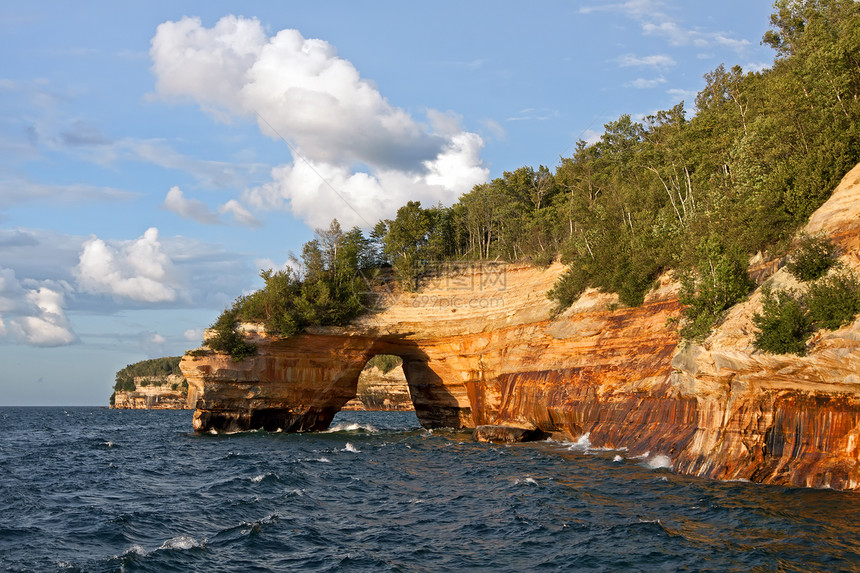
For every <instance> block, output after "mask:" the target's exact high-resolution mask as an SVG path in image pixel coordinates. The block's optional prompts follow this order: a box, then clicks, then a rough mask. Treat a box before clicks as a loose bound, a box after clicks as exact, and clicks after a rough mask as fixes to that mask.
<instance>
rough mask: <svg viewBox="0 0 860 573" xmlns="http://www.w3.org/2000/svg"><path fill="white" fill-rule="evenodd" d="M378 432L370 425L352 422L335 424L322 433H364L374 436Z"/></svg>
mask: <svg viewBox="0 0 860 573" xmlns="http://www.w3.org/2000/svg"><path fill="white" fill-rule="evenodd" d="M378 431H379V430H377V429H376V428H374V427H373V426H372V425H370V424H359V423H356V422H352V423H349V422H341V423H338V424H335V425H334V426H331V427H329V429H328V430H325V431H324V432H323V433H326V434H332V433H334V432H366V433H371V434H375V433H377V432H378Z"/></svg>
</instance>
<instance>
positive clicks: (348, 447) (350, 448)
mask: <svg viewBox="0 0 860 573" xmlns="http://www.w3.org/2000/svg"><path fill="white" fill-rule="evenodd" d="M343 451H344V452H352V453H354V454H360V453H361V450H359V449H358V448H356V447H355V446H353V445H352V444H350V443H349V442H347V443H346V446H344V448H343Z"/></svg>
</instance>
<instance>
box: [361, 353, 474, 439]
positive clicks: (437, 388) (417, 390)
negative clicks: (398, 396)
mask: <svg viewBox="0 0 860 573" xmlns="http://www.w3.org/2000/svg"><path fill="white" fill-rule="evenodd" d="M373 350H374V352H372V353H371V354H370V355H369V356H368V360H370V359H371V358H372V357H373V356H376V355H378V354H388V355H393V356H398V357H400V358H401V359H402V360H403V364H402V368H403V374H404V375H405V377H406V384H407V386H408V387H409V395H410V397H411V399H412V405H413V407H414V408H415V415H416V416H417V417H418V421H419V423H420V424H421V426H422V427H424V428H470V427H472V426H473V425H474V424H473V423H472V409H471V407H470V406H469V405H468V404H469V403H468V400H467V398H466V395H465V387H463V399H458V397H457V396H456V395H455V394H454V393H453V392H452V390H453V389H456V388H457V386H458V384H457V383H455V382H453V381H451V380H447V381H446V380H445V379H443V378H442V376H440V375H439V373H438V372H437V371H436V370H434V369H433V367H432V365H431V362H432V361H431V359H430V357H429V356H428V355H427V353H426V352H425V351H424V350H423V349H422V348H421V346H420V344H417V343H415V342H412V341H405V340H401V339H393V340H392V339H383V340H380V341H379V343H378V344H376V345H375V346H374V349H373ZM459 386H462V384H459ZM464 401H465V403H466V405H464Z"/></svg>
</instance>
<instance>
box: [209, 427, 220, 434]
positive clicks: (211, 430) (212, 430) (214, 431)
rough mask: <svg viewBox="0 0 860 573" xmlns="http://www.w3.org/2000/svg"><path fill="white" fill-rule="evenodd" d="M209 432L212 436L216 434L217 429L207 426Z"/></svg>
mask: <svg viewBox="0 0 860 573" xmlns="http://www.w3.org/2000/svg"><path fill="white" fill-rule="evenodd" d="M209 433H210V434H212V435H213V436H217V435H218V430H216V429H215V428H209Z"/></svg>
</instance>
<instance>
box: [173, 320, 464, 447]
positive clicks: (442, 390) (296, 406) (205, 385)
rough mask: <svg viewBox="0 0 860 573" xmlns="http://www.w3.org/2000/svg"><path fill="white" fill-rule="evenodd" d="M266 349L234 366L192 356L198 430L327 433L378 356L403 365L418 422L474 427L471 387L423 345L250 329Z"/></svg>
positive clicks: (188, 363) (214, 357)
mask: <svg viewBox="0 0 860 573" xmlns="http://www.w3.org/2000/svg"><path fill="white" fill-rule="evenodd" d="M249 330H250V332H248V333H247V336H248V337H249V338H251V339H252V340H254V342H255V343H256V344H257V345H258V347H260V348H261V352H260V354H259V355H258V356H257V357H255V358H252V359H246V360H243V361H241V362H233V361H232V360H231V359H230V357H228V356H226V355H219V354H214V353H205V354H204V353H198V354H202V355H197V356H195V355H193V353H192V354H189V355H186V357H185V358H183V365H182V368H183V371H184V372H188V373H189V374H188V375H189V376H191V378H190V381H189V407H194V408H195V409H196V412H195V414H194V428H195V429H196V430H216V431H244V430H252V429H258V428H262V429H265V430H269V431H274V430H284V431H290V432H305V431H319V430H324V429H326V428H327V427H328V426H329V424H330V423H331V420H332V418H333V417H334V415H335V414H337V412H339V411H340V409H341V408H342V407H343V406H344V404H346V403H347V402H348V401H349V400H351V399H352V398H354V397H355V395H356V392H357V388H358V378H359V376H360V374H361V370H362V369H363V368H364V365H365V364H366V363H367V361H368V360H370V359H371V358H372V357H373V356H375V355H377V354H390V355H394V356H398V357H400V358H401V359H402V360H403V371H404V374H405V376H406V382H407V385H408V386H409V392H410V395H411V398H412V404H413V406H414V408H415V414H416V416H417V417H418V420H419V422H420V423H421V425H422V426H424V427H429V428H433V427H454V428H468V427H472V426H473V425H474V423H473V420H472V412H471V406H470V403H469V399H468V393H467V391H466V387H465V386H464V385H462V384H461V385H459V388H458V387H457V386H458V385H457V384H451V380H450V372H446V371H445V369H444V368H442V369H441V370H442V371H441V372H440V371H439V370H440V368H439V365H433V364H431V362H433V361H434V359H433V357H431V356H430V355H428V354H427V352H426V351H425V349H424V348H423V346H422V344H420V343H418V342H415V341H411V340H406V339H404V338H403V337H402V336H399V335H391V334H389V335H386V336H374V337H367V336H356V335H341V334H331V333H327V334H324V333H315V334H303V335H300V336H295V337H291V338H288V339H276V338H271V337H267V336H265V335H264V334H262V333H261V332H260V331H259V330H253V329H249Z"/></svg>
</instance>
